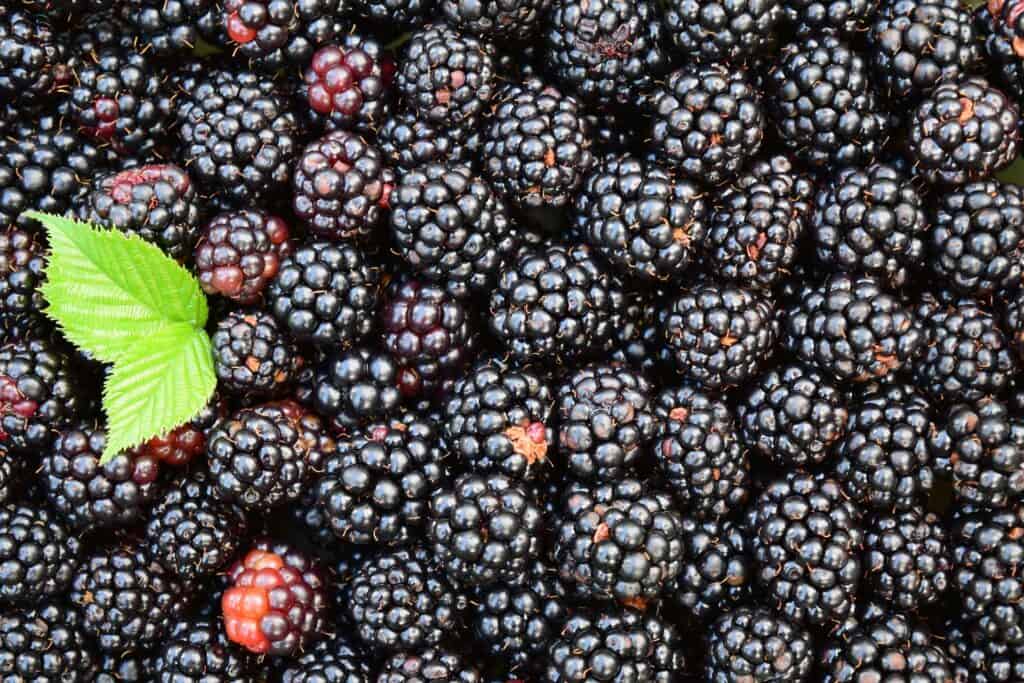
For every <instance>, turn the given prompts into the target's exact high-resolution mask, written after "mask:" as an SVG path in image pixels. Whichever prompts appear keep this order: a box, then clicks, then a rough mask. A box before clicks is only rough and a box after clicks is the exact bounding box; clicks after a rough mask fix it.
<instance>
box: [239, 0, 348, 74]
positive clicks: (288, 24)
mask: <svg viewBox="0 0 1024 683" xmlns="http://www.w3.org/2000/svg"><path fill="white" fill-rule="evenodd" d="M219 11H220V16H221V21H222V22H223V26H224V31H225V33H226V34H227V38H228V40H229V41H230V43H231V44H232V46H233V47H234V48H235V50H236V51H237V53H238V54H239V55H240V56H242V57H244V58H246V59H248V60H250V61H251V62H252V63H253V64H254V65H255V66H257V67H259V68H260V69H263V70H265V71H268V72H274V71H278V70H280V69H286V68H288V67H290V66H295V65H300V64H305V63H306V62H308V61H309V58H310V57H312V56H313V52H314V51H315V50H316V49H317V47H319V46H321V45H326V44H328V43H331V42H333V41H334V40H337V39H338V38H339V37H340V36H342V35H343V34H344V32H345V29H346V28H347V24H345V23H343V22H342V15H343V13H344V11H345V2H344V0H224V4H223V9H221V10H219Z"/></svg>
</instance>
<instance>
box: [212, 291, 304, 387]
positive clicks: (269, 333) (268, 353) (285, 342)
mask: <svg viewBox="0 0 1024 683" xmlns="http://www.w3.org/2000/svg"><path fill="white" fill-rule="evenodd" d="M210 341H211V343H212V344H213V367H214V370H215V372H216V373H217V379H218V381H219V383H220V386H221V387H222V388H224V389H227V390H228V391H231V392H235V393H238V394H243V395H246V396H252V395H257V396H266V395H269V396H273V395H276V394H279V393H281V390H282V389H283V388H285V387H287V386H288V385H289V384H290V383H291V381H292V380H293V379H294V377H295V375H296V373H297V371H298V368H299V366H300V365H301V364H302V358H301V357H300V356H299V355H298V349H297V348H296V346H295V344H293V343H292V341H291V339H289V338H288V337H287V335H286V334H285V333H284V332H283V331H282V330H281V329H280V328H279V327H278V325H277V321H276V320H275V319H274V316H272V315H270V313H267V312H265V311H262V310H259V309H247V310H240V311H232V312H231V313H228V315H227V316H226V317H225V318H223V319H222V320H221V321H220V322H218V323H217V328H216V329H215V330H214V332H213V334H212V335H211V337H210Z"/></svg>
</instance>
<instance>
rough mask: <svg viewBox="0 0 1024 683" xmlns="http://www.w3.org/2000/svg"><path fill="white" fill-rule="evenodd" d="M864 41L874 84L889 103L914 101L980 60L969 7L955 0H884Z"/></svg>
mask: <svg viewBox="0 0 1024 683" xmlns="http://www.w3.org/2000/svg"><path fill="white" fill-rule="evenodd" d="M868 39H869V43H870V46H871V50H870V52H871V56H872V61H873V64H874V69H875V74H876V75H877V78H878V82H879V86H880V87H881V89H882V91H883V93H885V94H886V95H887V96H888V97H889V100H890V101H893V102H895V101H898V100H899V99H902V98H908V97H909V98H911V99H912V100H916V99H919V98H920V97H921V96H922V95H924V94H925V93H927V92H928V91H929V90H931V89H932V87H933V86H935V84H937V83H939V82H940V81H948V80H950V79H954V78H956V77H958V76H960V75H962V74H965V73H970V72H971V71H973V70H974V68H975V67H976V66H977V65H978V63H979V62H980V60H981V45H980V42H979V41H978V38H977V35H976V34H975V30H974V24H973V21H972V19H971V13H970V10H969V9H967V7H965V6H963V5H961V4H960V3H959V2H958V1H957V0H885V1H884V2H882V3H881V7H880V9H879V11H878V15H877V17H876V18H875V22H874V24H873V25H872V27H871V31H870V32H869V33H868Z"/></svg>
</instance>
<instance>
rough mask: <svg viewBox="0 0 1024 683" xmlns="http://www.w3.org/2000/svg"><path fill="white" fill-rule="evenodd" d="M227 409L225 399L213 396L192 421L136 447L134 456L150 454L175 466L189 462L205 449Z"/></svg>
mask: <svg viewBox="0 0 1024 683" xmlns="http://www.w3.org/2000/svg"><path fill="white" fill-rule="evenodd" d="M225 412H226V405H225V404H224V402H223V400H222V399H221V398H219V397H218V396H217V395H214V397H213V398H212V399H210V402H209V403H208V404H207V405H206V407H205V408H203V409H202V410H201V411H199V413H198V414H196V416H195V417H193V418H192V419H191V420H189V421H188V422H186V423H184V424H182V425H179V426H178V427H175V428H174V429H172V430H171V431H169V432H167V433H166V434H162V435H160V436H156V437H153V438H152V439H150V440H149V441H147V442H146V443H144V444H143V445H142V446H139V447H138V448H135V449H133V452H134V456H135V459H136V460H139V459H140V458H146V457H148V458H151V459H155V460H157V461H159V462H161V463H166V464H168V465H171V466H172V467H181V466H183V465H187V464H189V463H190V462H192V460H194V459H195V458H196V457H198V456H199V455H200V454H202V453H205V452H206V435H207V433H208V432H209V431H210V428H211V427H213V425H214V424H215V423H216V422H217V421H218V420H219V419H221V418H222V417H224V414H225Z"/></svg>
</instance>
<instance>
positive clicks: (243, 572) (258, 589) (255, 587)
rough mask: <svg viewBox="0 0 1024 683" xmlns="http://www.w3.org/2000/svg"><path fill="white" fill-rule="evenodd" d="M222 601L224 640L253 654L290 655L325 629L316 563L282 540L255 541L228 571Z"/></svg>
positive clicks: (323, 593)
mask: <svg viewBox="0 0 1024 683" xmlns="http://www.w3.org/2000/svg"><path fill="white" fill-rule="evenodd" d="M228 578H229V582H230V585H229V587H228V589H227V590H226V591H225V592H224V596H223V598H222V599H221V609H222V610H223V613H224V627H225V630H226V631H227V637H228V640H230V641H231V642H233V643H236V644H238V645H241V646H242V647H244V648H245V649H247V650H249V651H250V652H254V653H256V654H260V655H263V654H269V655H272V656H293V655H295V654H297V653H299V652H301V651H303V650H304V649H305V647H306V645H307V644H312V642H313V641H315V640H318V639H320V638H321V637H322V634H323V633H324V627H325V625H326V624H325V623H324V618H325V616H326V615H325V612H326V608H327V595H326V585H325V580H324V575H323V572H322V570H321V568H320V566H319V565H318V564H317V563H316V562H315V561H314V560H313V559H311V558H310V557H308V556H306V555H304V554H303V553H301V552H300V551H298V550H296V549H295V548H294V547H292V546H290V545H289V544H287V543H284V542H278V541H274V540H272V539H269V538H261V539H259V540H257V541H256V542H255V543H254V544H253V547H252V549H251V550H250V551H249V552H248V553H246V555H245V557H244V558H242V559H240V560H238V561H237V562H235V564H234V565H232V566H231V569H229V570H228Z"/></svg>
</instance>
